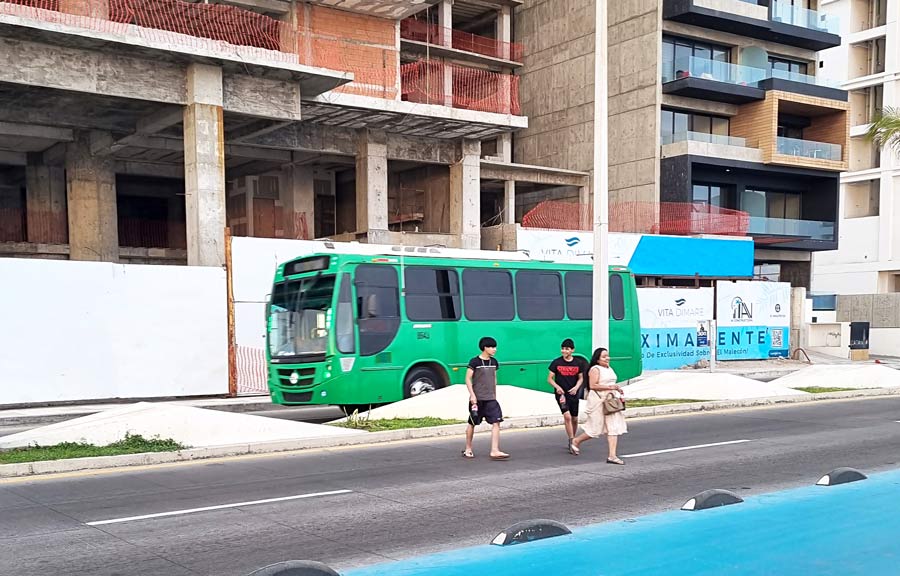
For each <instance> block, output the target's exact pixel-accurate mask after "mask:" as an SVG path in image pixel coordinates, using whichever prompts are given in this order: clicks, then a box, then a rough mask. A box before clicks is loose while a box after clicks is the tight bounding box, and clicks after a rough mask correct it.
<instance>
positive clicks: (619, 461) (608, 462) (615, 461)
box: [606, 458, 625, 466]
mask: <svg viewBox="0 0 900 576" xmlns="http://www.w3.org/2000/svg"><path fill="white" fill-rule="evenodd" d="M606 463H607V464H616V465H618V466H624V465H625V462H624V461H622V460H621V459H619V458H616V459H615V460H613V459H612V458H607V459H606Z"/></svg>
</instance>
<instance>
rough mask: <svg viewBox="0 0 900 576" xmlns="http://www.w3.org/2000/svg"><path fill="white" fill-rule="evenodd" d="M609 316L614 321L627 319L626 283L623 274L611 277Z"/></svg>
mask: <svg viewBox="0 0 900 576" xmlns="http://www.w3.org/2000/svg"><path fill="white" fill-rule="evenodd" d="M609 315H610V316H612V319H613V320H624V319H625V283H624V282H623V281H622V275H621V274H613V275H611V276H610V277H609Z"/></svg>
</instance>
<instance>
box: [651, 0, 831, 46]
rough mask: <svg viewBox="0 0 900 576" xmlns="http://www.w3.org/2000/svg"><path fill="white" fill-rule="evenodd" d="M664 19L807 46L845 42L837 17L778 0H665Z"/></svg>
mask: <svg viewBox="0 0 900 576" xmlns="http://www.w3.org/2000/svg"><path fill="white" fill-rule="evenodd" d="M766 4H767V3H766ZM663 19H664V20H672V21H675V22H681V23H683V24H691V25H694V26H701V27H703V28H710V29H712V30H720V31H722V32H728V33H731V34H737V35H740V36H748V37H750V38H758V39H760V40H768V41H771V42H778V43H779V44H786V45H788V46H796V47H798V48H805V49H807V50H825V49H826V48H833V47H835V46H840V44H841V38H840V36H839V35H838V30H839V26H838V22H837V20H835V19H834V18H832V17H825V15H823V14H820V13H817V12H815V11H813V10H805V9H802V8H796V7H794V6H791V5H790V4H787V3H786V2H783V1H778V0H773V1H772V2H771V6H770V7H768V8H767V7H766V5H765V4H764V3H763V2H759V1H757V0H664V3H663Z"/></svg>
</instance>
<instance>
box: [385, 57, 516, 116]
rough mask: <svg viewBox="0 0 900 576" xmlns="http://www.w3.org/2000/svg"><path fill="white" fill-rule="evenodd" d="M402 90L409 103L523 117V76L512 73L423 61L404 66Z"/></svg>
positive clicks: (401, 78) (405, 99)
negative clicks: (520, 85)
mask: <svg viewBox="0 0 900 576" xmlns="http://www.w3.org/2000/svg"><path fill="white" fill-rule="evenodd" d="M400 88H401V98H402V100H404V101H407V102H415V103H418V104H436V105H442V106H450V107H453V108H461V109H464V110H474V111H477V112H491V113H495V114H512V115H514V116H518V115H520V114H521V107H520V105H519V77H518V76H512V75H510V74H498V73H496V72H490V71H488V70H481V69H478V68H467V67H465V66H458V65H456V64H445V63H443V62H441V61H439V60H420V61H418V62H411V63H409V64H404V65H403V66H401V67H400Z"/></svg>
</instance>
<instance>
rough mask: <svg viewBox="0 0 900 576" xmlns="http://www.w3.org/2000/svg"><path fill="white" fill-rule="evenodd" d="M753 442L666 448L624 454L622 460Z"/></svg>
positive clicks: (732, 441) (729, 442) (741, 441)
mask: <svg viewBox="0 0 900 576" xmlns="http://www.w3.org/2000/svg"><path fill="white" fill-rule="evenodd" d="M745 442H751V440H729V441H728V442H714V443H712V444H697V445H696V446H682V447H681V448H666V449H665V450H653V451H652V452H639V453H638V454H622V458H637V457H638V456H655V455H656V454H667V453H669V452H681V451H682V450H697V449H698V448H712V447H713V446H728V445H731V444H743V443H745Z"/></svg>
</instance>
